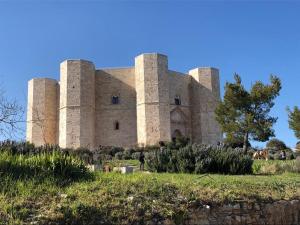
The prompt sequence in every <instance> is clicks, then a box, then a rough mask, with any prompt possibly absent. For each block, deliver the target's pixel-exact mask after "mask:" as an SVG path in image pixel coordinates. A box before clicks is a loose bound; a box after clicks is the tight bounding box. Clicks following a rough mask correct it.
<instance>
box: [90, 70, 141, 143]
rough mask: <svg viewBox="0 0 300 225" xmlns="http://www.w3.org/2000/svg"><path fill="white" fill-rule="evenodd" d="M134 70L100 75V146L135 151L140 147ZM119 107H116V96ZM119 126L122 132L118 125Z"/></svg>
mask: <svg viewBox="0 0 300 225" xmlns="http://www.w3.org/2000/svg"><path fill="white" fill-rule="evenodd" d="M134 73H135V72H134V67H130V68H118V69H101V70H97V71H96V132H95V134H96V142H95V143H96V146H98V145H104V146H126V147H133V146H135V145H136V143H137V127H136V121H137V120H136V92H135V74H134ZM113 95H114V96H119V104H112V96H113ZM116 122H118V123H119V129H118V130H116V129H115V127H114V125H115V123H116Z"/></svg>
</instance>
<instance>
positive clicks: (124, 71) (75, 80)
mask: <svg viewBox="0 0 300 225" xmlns="http://www.w3.org/2000/svg"><path fill="white" fill-rule="evenodd" d="M219 99H220V84H219V71H218V70H217V69H215V68H210V67H205V68H195V69H192V70H190V71H189V72H188V74H184V73H180V72H176V71H172V70H169V68H168V58H167V56H165V55H161V54H157V53H147V54H141V55H139V56H137V57H136V58H135V65H134V66H133V67H128V68H109V69H95V66H94V64H93V63H92V62H89V61H85V60H66V61H64V62H62V63H61V64H60V81H59V82H58V81H56V80H53V79H49V78H34V79H32V80H30V81H29V82H28V109H27V132H26V136H27V137H26V139H27V141H29V142H31V143H34V144H35V145H43V144H45V143H48V144H58V145H59V146H60V147H63V148H78V147H85V148H89V149H93V148H96V147H97V146H99V145H102V146H121V147H134V146H146V145H156V144H158V142H160V141H164V142H168V141H171V140H172V139H173V138H176V137H178V136H185V137H187V138H189V139H190V140H191V141H192V142H195V143H207V144H216V143H217V142H220V141H222V133H221V130H220V127H219V125H218V123H217V122H216V120H215V114H214V110H215V108H216V105H217V103H218V101H219Z"/></svg>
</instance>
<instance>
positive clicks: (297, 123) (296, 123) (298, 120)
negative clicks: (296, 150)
mask: <svg viewBox="0 0 300 225" xmlns="http://www.w3.org/2000/svg"><path fill="white" fill-rule="evenodd" d="M288 113H289V126H290V128H291V129H292V130H293V131H294V133H295V136H296V137H297V138H298V139H300V109H299V108H298V107H297V106H295V107H294V110H290V109H289V108H288Z"/></svg>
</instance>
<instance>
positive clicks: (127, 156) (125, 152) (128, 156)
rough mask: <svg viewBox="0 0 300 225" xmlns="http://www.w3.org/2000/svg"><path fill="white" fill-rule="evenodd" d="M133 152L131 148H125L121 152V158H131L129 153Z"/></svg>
mask: <svg viewBox="0 0 300 225" xmlns="http://www.w3.org/2000/svg"><path fill="white" fill-rule="evenodd" d="M133 152H134V150H133V149H126V150H125V151H124V153H123V159H125V160H129V159H132V157H131V155H132V153H133Z"/></svg>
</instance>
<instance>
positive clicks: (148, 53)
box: [136, 52, 168, 57]
mask: <svg viewBox="0 0 300 225" xmlns="http://www.w3.org/2000/svg"><path fill="white" fill-rule="evenodd" d="M141 55H161V56H164V57H168V56H167V55H165V54H161V53H158V52H146V53H141V54H139V55H137V56H136V57H139V56H141Z"/></svg>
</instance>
